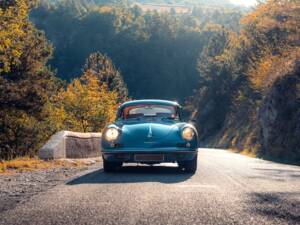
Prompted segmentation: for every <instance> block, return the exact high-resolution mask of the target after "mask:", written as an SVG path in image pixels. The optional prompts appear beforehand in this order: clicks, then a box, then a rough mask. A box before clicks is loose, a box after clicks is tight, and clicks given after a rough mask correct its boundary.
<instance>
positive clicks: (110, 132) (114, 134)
mask: <svg viewBox="0 0 300 225" xmlns="http://www.w3.org/2000/svg"><path fill="white" fill-rule="evenodd" d="M118 136H119V131H118V129H116V128H108V129H107V130H106V131H105V134H104V137H105V139H106V140H107V141H114V140H116V139H117V138H118Z"/></svg>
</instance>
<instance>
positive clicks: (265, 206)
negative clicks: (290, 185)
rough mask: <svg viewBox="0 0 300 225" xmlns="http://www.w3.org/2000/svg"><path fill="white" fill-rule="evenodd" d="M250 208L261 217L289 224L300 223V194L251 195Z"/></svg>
mask: <svg viewBox="0 0 300 225" xmlns="http://www.w3.org/2000/svg"><path fill="white" fill-rule="evenodd" d="M249 197H250V200H249V202H248V204H247V205H248V206H249V207H250V210H251V211H252V212H254V213H258V214H259V215H262V216H265V217H270V218H273V219H274V218H277V219H280V220H283V221H285V222H286V223H288V224H298V222H299V221H300V208H299V205H300V201H299V197H300V192H294V193H284V192H281V193H251V194H250V195H249Z"/></svg>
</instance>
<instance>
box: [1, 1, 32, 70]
mask: <svg viewBox="0 0 300 225" xmlns="http://www.w3.org/2000/svg"><path fill="white" fill-rule="evenodd" d="M28 10H29V8H28V5H27V1H26V0H16V3H15V5H13V6H10V7H8V8H7V9H5V10H3V9H2V10H1V11H0V61H1V64H0V73H1V72H9V71H10V68H11V66H12V65H17V64H18V63H19V58H20V57H21V55H22V52H23V48H24V43H23V39H24V38H25V35H26V32H27V30H26V25H27V24H30V22H29V20H28Z"/></svg>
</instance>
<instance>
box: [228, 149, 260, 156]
mask: <svg viewBox="0 0 300 225" xmlns="http://www.w3.org/2000/svg"><path fill="white" fill-rule="evenodd" d="M230 151H232V152H234V153H239V154H241V155H246V156H248V157H251V158H256V157H257V155H256V153H255V152H253V151H250V150H248V149H244V150H242V151H240V150H238V149H230Z"/></svg>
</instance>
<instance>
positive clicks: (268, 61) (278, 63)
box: [247, 47, 300, 90]
mask: <svg viewBox="0 0 300 225" xmlns="http://www.w3.org/2000/svg"><path fill="white" fill-rule="evenodd" d="M284 49H285V50H284V51H283V52H282V53H281V54H277V55H272V54H271V52H267V53H265V54H264V55H263V56H261V57H260V58H258V59H256V60H255V61H253V62H252V63H251V65H250V67H249V69H248V72H247V74H248V76H249V79H250V81H251V83H252V85H253V87H254V88H255V89H260V90H263V89H265V88H267V87H269V86H270V85H271V84H272V83H273V82H274V81H275V80H276V79H277V78H278V77H280V76H284V75H286V74H288V73H290V72H293V70H294V68H295V66H296V62H297V59H299V57H300V47H298V48H289V47H285V48H284Z"/></svg>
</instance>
